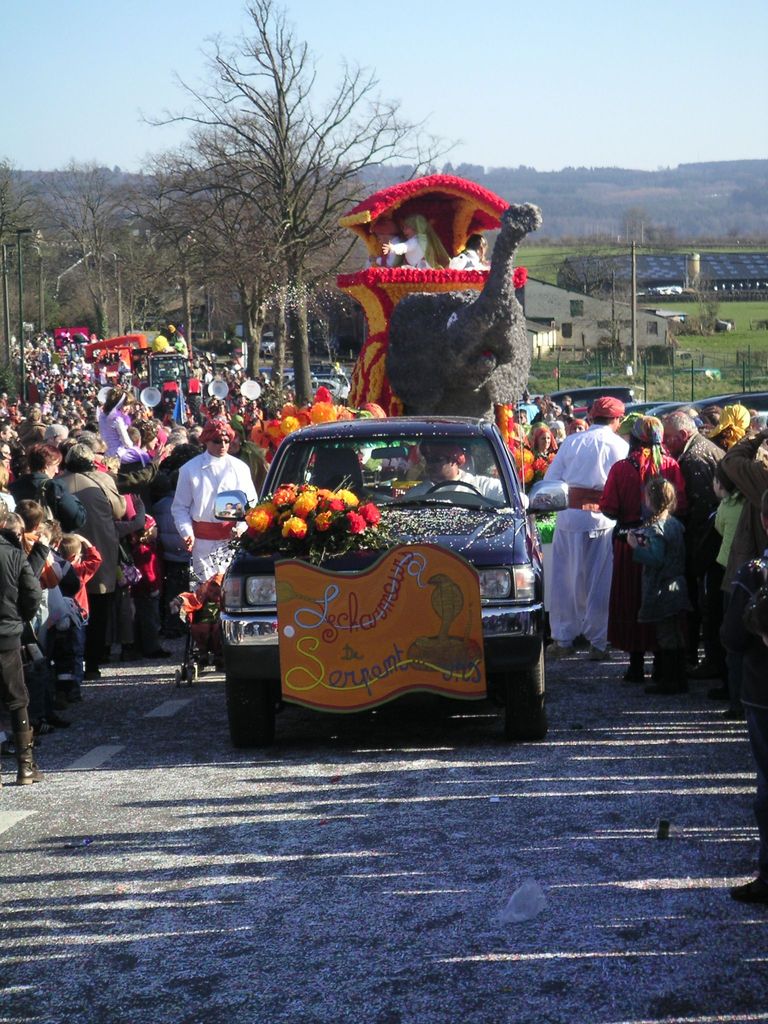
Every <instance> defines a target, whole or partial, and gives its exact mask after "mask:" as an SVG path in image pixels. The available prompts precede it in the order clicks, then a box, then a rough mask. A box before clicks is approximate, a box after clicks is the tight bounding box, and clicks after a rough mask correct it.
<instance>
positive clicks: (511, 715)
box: [504, 648, 547, 741]
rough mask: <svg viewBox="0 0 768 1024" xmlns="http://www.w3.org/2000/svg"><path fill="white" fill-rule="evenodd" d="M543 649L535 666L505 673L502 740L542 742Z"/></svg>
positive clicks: (544, 715)
mask: <svg viewBox="0 0 768 1024" xmlns="http://www.w3.org/2000/svg"><path fill="white" fill-rule="evenodd" d="M544 678H545V670H544V649H543V648H542V650H541V653H540V654H539V658H538V660H537V661H536V663H535V665H531V666H530V667H529V668H524V669H519V670H518V671H516V672H508V673H507V675H506V677H505V680H504V691H505V697H506V703H505V708H504V738H505V739H508V740H528V741H531V740H543V739H544V737H545V736H546V735H547V711H546V708H545V707H544Z"/></svg>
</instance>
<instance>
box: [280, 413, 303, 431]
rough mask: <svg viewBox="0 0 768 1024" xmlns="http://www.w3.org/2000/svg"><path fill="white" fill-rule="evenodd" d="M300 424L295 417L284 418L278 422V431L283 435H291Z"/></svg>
mask: <svg viewBox="0 0 768 1024" xmlns="http://www.w3.org/2000/svg"><path fill="white" fill-rule="evenodd" d="M300 426H301V424H300V423H299V421H298V419H297V418H296V417H295V416H284V417H283V418H282V420H281V421H280V429H281V430H282V432H283V434H292V433H293V432H294V430H298V429H299V427H300Z"/></svg>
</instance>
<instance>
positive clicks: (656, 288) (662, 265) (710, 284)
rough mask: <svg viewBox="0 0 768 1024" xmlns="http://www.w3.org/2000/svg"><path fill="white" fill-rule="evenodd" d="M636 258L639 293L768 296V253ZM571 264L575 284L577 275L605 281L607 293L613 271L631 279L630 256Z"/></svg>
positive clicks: (571, 261)
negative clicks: (706, 291) (702, 291)
mask: <svg viewBox="0 0 768 1024" xmlns="http://www.w3.org/2000/svg"><path fill="white" fill-rule="evenodd" d="M636 259H637V286H638V290H639V291H642V292H645V293H646V294H650V295H654V294H656V295H673V294H680V293H681V292H682V291H683V290H684V289H687V288H697V287H702V286H703V287H706V288H711V289H712V290H713V291H716V292H724V293H726V295H729V294H734V295H738V296H739V297H740V298H742V297H743V298H747V297H749V298H753V297H757V298H765V297H766V296H768V252H738V251H737V252H702V253H697V252H690V253H663V254H655V253H638V255H637V258H636ZM567 263H568V270H569V279H570V281H573V280H574V276H575V278H576V279H577V280H581V279H583V280H585V281H592V282H595V283H599V282H600V281H602V287H603V289H604V290H608V289H609V288H610V281H611V274H612V273H614V274H615V277H616V281H617V282H621V283H622V284H626V283H628V282H629V281H630V278H631V260H630V256H629V255H627V254H624V253H622V254H621V255H617V256H610V257H606V256H599V257H598V256H574V257H570V258H569V259H568V261H567ZM560 283H561V284H564V283H566V281H565V280H562V281H561V282H560ZM590 290H591V289H590ZM753 293H756V295H755V294H753Z"/></svg>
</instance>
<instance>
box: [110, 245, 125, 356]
mask: <svg viewBox="0 0 768 1024" xmlns="http://www.w3.org/2000/svg"><path fill="white" fill-rule="evenodd" d="M112 255H113V256H114V259H115V291H116V292H117V334H118V337H120V336H122V333H123V290H122V282H121V280H120V257H119V256H118V255H117V253H116V252H113V253H112Z"/></svg>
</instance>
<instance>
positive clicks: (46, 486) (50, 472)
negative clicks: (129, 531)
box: [8, 444, 87, 533]
mask: <svg viewBox="0 0 768 1024" xmlns="http://www.w3.org/2000/svg"><path fill="white" fill-rule="evenodd" d="M27 461H28V464H29V472H28V473H24V474H23V476H20V477H19V478H18V480H14V482H13V483H12V484H10V486H9V488H8V489H9V491H10V493H11V495H12V496H13V498H14V500H15V501H16V504H18V503H19V502H20V501H25V500H28V501H36V502H37V503H38V504H39V505H42V506H43V508H44V509H46V518H48V519H57V520H58V521H59V523H61V528H62V530H64V531H65V533H72V532H74V531H77V530H79V529H81V528H82V527H83V526H85V521H86V519H87V512H86V510H85V506H84V505H83V503H82V502H81V501H80V500H79V499H78V498H77V496H76V495H74V494H69V493H68V492H67V491H66V490H65V489H64V487H63V486H62V484H61V481H60V480H59V479H55V477H56V474H57V473H58V471H59V466H60V465H61V461H62V455H61V452H60V451H59V449H58V448H55V447H54V446H53V445H52V444H36V445H33V446H32V447H31V448H30V449H29V452H28V453H27Z"/></svg>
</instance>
